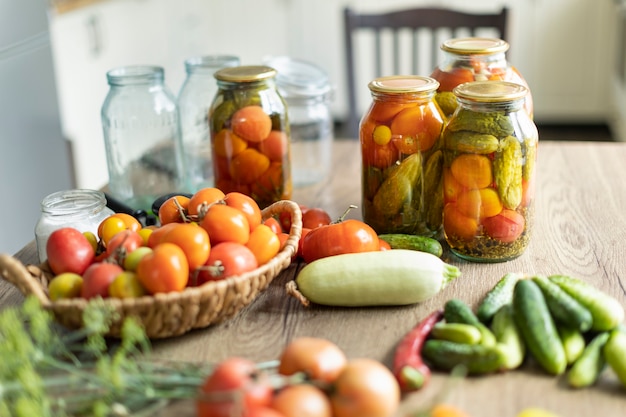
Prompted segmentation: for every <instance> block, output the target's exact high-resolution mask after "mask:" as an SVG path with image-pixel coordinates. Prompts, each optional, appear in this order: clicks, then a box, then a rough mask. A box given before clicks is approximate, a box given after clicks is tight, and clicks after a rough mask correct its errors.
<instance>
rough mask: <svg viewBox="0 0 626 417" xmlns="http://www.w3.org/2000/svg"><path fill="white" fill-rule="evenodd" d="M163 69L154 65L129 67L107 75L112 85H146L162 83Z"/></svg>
mask: <svg viewBox="0 0 626 417" xmlns="http://www.w3.org/2000/svg"><path fill="white" fill-rule="evenodd" d="M164 73H165V71H164V69H163V67H159V66H154V65H129V66H124V67H117V68H113V69H112V70H109V71H108V72H107V74H106V76H107V81H108V82H109V84H110V85H126V84H145V83H150V82H154V81H161V80H163V77H164Z"/></svg>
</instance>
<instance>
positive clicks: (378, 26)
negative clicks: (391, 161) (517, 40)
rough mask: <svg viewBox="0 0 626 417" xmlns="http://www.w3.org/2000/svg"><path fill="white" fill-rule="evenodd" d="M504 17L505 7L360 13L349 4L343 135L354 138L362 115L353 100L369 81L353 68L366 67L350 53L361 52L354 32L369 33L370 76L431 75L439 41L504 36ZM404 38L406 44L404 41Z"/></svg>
mask: <svg viewBox="0 0 626 417" xmlns="http://www.w3.org/2000/svg"><path fill="white" fill-rule="evenodd" d="M507 17H508V9H507V8H506V7H505V8H503V9H502V10H501V11H500V12H499V13H493V14H472V13H467V12H461V11H457V10H452V9H445V8H430V7H427V8H413V9H407V10H398V11H392V12H385V13H380V14H360V13H357V12H355V11H354V10H352V9H350V8H345V9H344V37H345V52H346V82H347V85H348V116H347V120H346V128H347V129H346V134H347V135H349V137H352V138H356V137H358V125H359V120H360V117H361V115H360V114H359V113H360V112H361V110H360V109H359V106H358V101H357V98H358V96H359V94H358V93H361V94H366V93H368V89H367V83H368V82H369V81H368V80H367V79H362V78H361V79H360V78H359V76H358V74H357V68H358V69H359V73H362V72H363V70H365V68H364V67H365V66H362V65H360V63H361V61H359V65H357V59H356V58H357V57H356V56H355V51H358V52H362V49H361V48H358V47H359V46H361V44H358V45H357V40H356V35H357V33H363V32H370V33H372V34H373V43H374V48H373V52H369V54H370V55H372V58H373V62H372V64H373V67H374V72H373V75H372V76H371V77H370V80H371V79H373V78H376V77H380V76H383V75H401V74H408V73H410V74H416V75H430V73H431V71H432V70H433V69H434V68H435V66H436V65H437V64H438V56H439V53H440V45H441V43H442V42H443V41H445V40H447V39H450V38H453V37H465V36H479V35H480V34H481V33H485V32H486V31H489V35H488V36H489V37H496V38H500V39H503V40H506V38H507V33H506V31H507ZM483 36H486V35H483ZM407 38H408V42H406V40H407ZM385 41H387V42H386V43H385ZM370 43H371V42H370ZM407 43H408V45H407ZM407 46H408V47H407ZM401 48H403V49H401ZM363 52H365V54H367V53H368V52H367V51H363ZM428 57H429V59H430V62H427V63H426V62H424V59H423V58H428ZM407 61H409V62H408V63H407ZM402 64H405V65H404V66H403V65H402ZM368 66H369V67H370V68H371V67H372V66H371V65H368ZM420 68H425V70H423V71H421V72H420V71H419V69H420ZM385 71H386V72H385ZM409 71H410V72H409ZM357 83H358V84H357ZM357 85H358V88H357Z"/></svg>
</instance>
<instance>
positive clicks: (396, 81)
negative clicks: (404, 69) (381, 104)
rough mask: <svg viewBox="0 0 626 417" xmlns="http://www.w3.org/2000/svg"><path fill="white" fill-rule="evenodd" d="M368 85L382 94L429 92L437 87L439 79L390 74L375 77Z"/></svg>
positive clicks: (373, 90) (371, 89)
mask: <svg viewBox="0 0 626 417" xmlns="http://www.w3.org/2000/svg"><path fill="white" fill-rule="evenodd" d="M368 87H369V89H370V91H372V92H375V93H383V94H411V93H430V92H432V91H435V90H437V88H439V81H437V80H435V79H434V78H430V77H422V76H419V75H391V76H387V77H380V78H376V79H375V80H373V81H371V82H370V83H369V84H368Z"/></svg>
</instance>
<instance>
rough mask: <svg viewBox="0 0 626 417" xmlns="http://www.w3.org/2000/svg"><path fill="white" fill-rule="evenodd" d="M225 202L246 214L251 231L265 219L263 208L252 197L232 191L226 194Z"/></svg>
mask: <svg viewBox="0 0 626 417" xmlns="http://www.w3.org/2000/svg"><path fill="white" fill-rule="evenodd" d="M224 202H225V203H226V205H227V206H230V207H233V208H236V209H237V210H240V211H241V212H242V213H243V214H244V215H245V216H246V218H247V219H248V224H249V225H250V231H252V230H253V229H255V228H256V227H257V226H258V225H260V224H261V221H262V220H263V217H262V215H261V209H260V208H259V205H258V204H257V203H256V201H254V199H253V198H252V197H250V196H248V195H246V194H243V193H239V192H236V191H232V192H230V193H228V194H226V195H225V196H224Z"/></svg>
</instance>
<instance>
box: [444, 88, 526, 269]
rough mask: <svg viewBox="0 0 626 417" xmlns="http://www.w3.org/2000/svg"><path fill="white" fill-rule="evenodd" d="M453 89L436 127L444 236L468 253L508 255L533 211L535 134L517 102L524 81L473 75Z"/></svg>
mask: <svg viewBox="0 0 626 417" xmlns="http://www.w3.org/2000/svg"><path fill="white" fill-rule="evenodd" d="M453 92H454V94H455V97H456V98H457V102H458V107H457V110H456V111H455V112H454V114H453V115H452V117H451V118H450V120H449V122H448V124H447V125H446V127H445V129H444V132H443V134H442V137H443V144H444V169H443V189H444V210H443V230H444V235H445V238H446V241H447V242H448V244H449V246H450V248H451V250H452V252H454V253H455V254H456V255H458V256H459V257H461V258H463V259H466V260H469V261H477V262H501V261H507V260H510V259H513V258H516V257H518V256H520V255H521V254H522V253H523V252H524V250H525V249H526V247H527V246H528V243H529V240H530V236H531V232H532V227H533V213H534V194H535V193H534V190H535V161H536V154H537V144H538V134H537V128H536V126H535V124H534V123H533V122H532V121H531V119H530V117H529V116H528V114H527V113H526V111H524V108H523V106H524V99H525V97H526V96H527V94H528V89H527V88H526V87H524V86H522V85H520V84H515V83H510V82H505V81H496V82H494V81H476V82H471V83H466V84H462V85H460V86H458V87H456V88H455V89H454V90H453Z"/></svg>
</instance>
